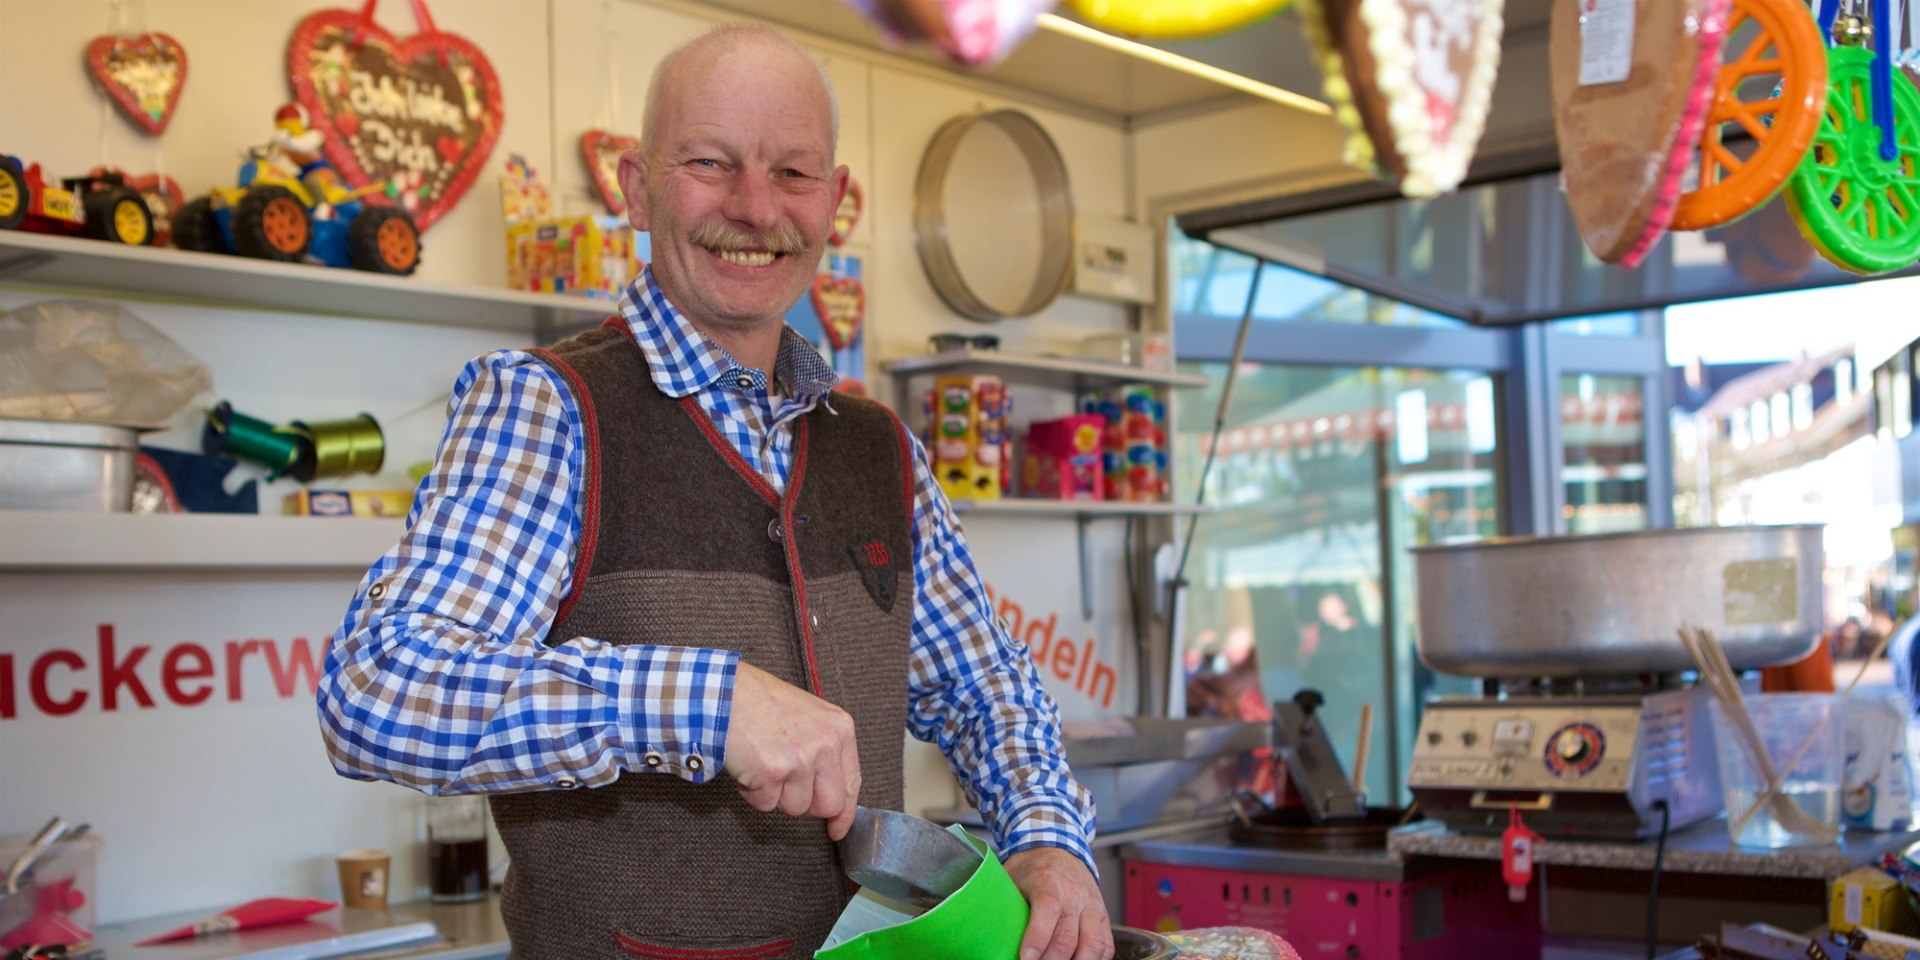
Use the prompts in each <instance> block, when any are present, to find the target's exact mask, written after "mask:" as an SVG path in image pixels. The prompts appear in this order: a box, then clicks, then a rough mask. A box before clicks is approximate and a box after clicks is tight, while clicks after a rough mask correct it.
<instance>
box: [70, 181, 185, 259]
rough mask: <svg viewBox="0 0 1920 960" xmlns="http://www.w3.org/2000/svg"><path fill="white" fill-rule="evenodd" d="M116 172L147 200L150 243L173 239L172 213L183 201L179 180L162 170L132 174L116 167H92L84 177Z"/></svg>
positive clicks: (183, 193) (162, 243) (157, 243)
mask: <svg viewBox="0 0 1920 960" xmlns="http://www.w3.org/2000/svg"><path fill="white" fill-rule="evenodd" d="M110 173H111V174H119V175H120V178H121V179H122V180H124V181H125V182H126V184H127V186H129V187H132V188H133V189H134V190H136V191H138V192H139V194H140V199H142V200H145V201H146V202H147V209H148V210H149V211H151V212H152V213H153V245H154V246H156V247H164V246H166V245H167V244H168V243H169V242H170V241H171V240H172V238H173V215H174V213H175V212H177V211H178V210H179V209H180V207H181V206H182V205H184V204H185V203H186V202H187V195H186V193H185V192H183V191H182V190H181V189H180V183H179V182H178V181H176V180H174V179H173V178H172V177H169V176H167V175H166V174H164V173H143V174H140V175H139V176H135V175H133V174H131V173H128V172H126V171H125V170H122V169H120V168H119V167H94V168H93V169H92V170H89V171H87V175H88V176H92V177H97V176H100V175H102V174H110Z"/></svg>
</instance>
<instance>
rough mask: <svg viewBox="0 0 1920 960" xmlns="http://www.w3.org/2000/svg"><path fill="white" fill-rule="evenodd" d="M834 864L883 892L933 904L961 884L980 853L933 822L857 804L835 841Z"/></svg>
mask: <svg viewBox="0 0 1920 960" xmlns="http://www.w3.org/2000/svg"><path fill="white" fill-rule="evenodd" d="M838 848H839V851H840V868H841V869H842V870H844V871H846V874H847V876H848V877H849V878H851V879H852V880H853V882H855V883H857V884H859V885H861V886H863V887H866V888H868V889H870V890H872V891H873V892H874V893H877V894H879V895H881V896H883V897H887V898H889V899H892V900H899V901H901V902H904V903H910V904H913V905H914V906H916V907H934V906H937V905H939V903H940V901H942V900H945V899H946V898H947V897H948V896H949V895H951V894H952V893H954V892H955V891H957V890H959V889H960V888H961V887H962V886H964V885H965V884H966V882H967V880H969V879H970V878H972V876H973V873H974V871H975V870H976V869H978V868H979V866H980V853H979V851H977V850H975V849H973V847H971V846H969V845H968V844H967V842H966V841H965V840H962V839H960V838H959V837H957V836H954V835H953V834H951V833H948V832H947V831H946V830H943V829H941V828H940V827H939V826H937V825H935V824H933V823H931V822H929V821H926V820H922V819H920V818H919V817H915V816H910V815H908V814H904V813H900V812H898V811H894V810H877V809H874V808H873V807H860V808H858V809H856V810H855V811H854V814H853V827H852V829H850V830H848V831H847V836H846V838H845V839H843V840H841V841H840V843H839V844H838Z"/></svg>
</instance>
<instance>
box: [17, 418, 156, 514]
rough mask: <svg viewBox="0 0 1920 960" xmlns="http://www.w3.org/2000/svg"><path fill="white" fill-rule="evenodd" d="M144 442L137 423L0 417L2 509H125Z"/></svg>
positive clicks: (129, 499) (127, 506) (130, 505)
mask: <svg viewBox="0 0 1920 960" xmlns="http://www.w3.org/2000/svg"><path fill="white" fill-rule="evenodd" d="M139 447H140V432H139V431H138V430H137V429H134V428H132V427H126V426H117V425H114V424H107V423H89V422H86V421H81V420H25V419H14V418H0V510H85V511H95V512H101V511H105V512H115V511H118V512H122V513H124V512H126V511H127V510H129V509H131V507H132V504H133V459H134V455H135V454H136V453H138V452H139Z"/></svg>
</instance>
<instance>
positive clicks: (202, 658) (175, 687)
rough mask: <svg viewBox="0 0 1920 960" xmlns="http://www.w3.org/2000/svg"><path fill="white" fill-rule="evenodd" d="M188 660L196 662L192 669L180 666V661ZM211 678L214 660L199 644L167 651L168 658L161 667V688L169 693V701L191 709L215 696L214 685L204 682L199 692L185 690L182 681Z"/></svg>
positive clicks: (186, 645) (184, 644) (187, 644)
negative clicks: (182, 687)
mask: <svg viewBox="0 0 1920 960" xmlns="http://www.w3.org/2000/svg"><path fill="white" fill-rule="evenodd" d="M187 659H192V660H193V662H194V666H193V667H192V668H191V669H186V668H183V667H181V666H180V661H182V660H187ZM211 676H213V658H212V657H211V656H208V655H207V648H206V647H203V646H201V645H199V644H197V643H183V644H181V645H179V646H177V647H174V648H173V649H172V650H168V651H167V658H166V660H165V661H164V662H163V663H162V664H161V667H160V686H161V687H162V688H163V689H165V690H166V691H167V699H169V700H172V701H173V702H174V703H177V704H179V705H181V706H183V707H191V706H193V705H194V704H196V703H200V702H201V701H203V700H205V699H207V698H208V697H211V696H213V684H211V683H206V682H202V683H200V684H198V686H199V688H200V689H198V690H183V689H181V687H180V681H182V680H199V679H201V678H202V677H211Z"/></svg>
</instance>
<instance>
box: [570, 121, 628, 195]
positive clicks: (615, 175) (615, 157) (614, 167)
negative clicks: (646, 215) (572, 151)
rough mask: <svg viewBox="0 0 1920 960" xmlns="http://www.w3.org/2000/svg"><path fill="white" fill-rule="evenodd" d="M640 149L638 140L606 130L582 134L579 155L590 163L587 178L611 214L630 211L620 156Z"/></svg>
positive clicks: (589, 131)
mask: <svg viewBox="0 0 1920 960" xmlns="http://www.w3.org/2000/svg"><path fill="white" fill-rule="evenodd" d="M638 149H640V138H639V137H628V136H622V135H621V134H618V133H608V132H607V131H605V130H588V131H587V132H586V133H583V134H581V135H580V156H581V158H582V159H584V160H586V161H587V175H588V176H589V177H592V178H593V188H594V190H595V191H597V192H598V193H599V194H600V202H601V203H604V204H606V205H607V212H608V213H616V214H624V213H626V212H627V195H626V193H625V192H623V191H622V190H621V189H620V155H621V154H623V153H626V152H627V151H628V150H638Z"/></svg>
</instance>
